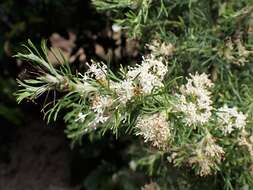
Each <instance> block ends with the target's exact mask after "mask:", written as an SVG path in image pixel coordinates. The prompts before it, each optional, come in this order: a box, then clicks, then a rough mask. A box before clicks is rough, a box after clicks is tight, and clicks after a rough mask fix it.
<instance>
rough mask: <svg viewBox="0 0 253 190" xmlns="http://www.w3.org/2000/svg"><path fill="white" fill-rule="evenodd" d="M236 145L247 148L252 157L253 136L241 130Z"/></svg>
mask: <svg viewBox="0 0 253 190" xmlns="http://www.w3.org/2000/svg"><path fill="white" fill-rule="evenodd" d="M238 144H239V145H240V146H244V147H246V148H247V150H248V152H249V154H250V156H252V157H253V135H252V134H250V133H249V132H247V131H246V130H245V129H243V130H242V131H241V132H240V136H239V138H238Z"/></svg>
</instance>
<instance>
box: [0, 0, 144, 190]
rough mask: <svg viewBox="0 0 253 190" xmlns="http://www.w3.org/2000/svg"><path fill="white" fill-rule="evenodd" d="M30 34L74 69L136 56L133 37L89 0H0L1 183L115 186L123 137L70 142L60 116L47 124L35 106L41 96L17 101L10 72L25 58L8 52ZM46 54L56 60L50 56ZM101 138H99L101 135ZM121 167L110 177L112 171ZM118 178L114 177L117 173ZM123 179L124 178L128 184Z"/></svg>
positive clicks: (53, 187)
mask: <svg viewBox="0 0 253 190" xmlns="http://www.w3.org/2000/svg"><path fill="white" fill-rule="evenodd" d="M27 39H31V41H32V42H34V43H35V44H37V45H38V44H39V43H40V41H41V40H42V39H47V41H48V46H51V47H53V48H60V49H61V50H62V51H63V53H64V55H65V57H66V58H67V59H68V60H69V63H70V64H71V65H72V67H74V68H75V70H76V71H82V69H83V65H84V63H85V62H86V61H89V60H90V59H91V58H92V59H97V60H102V61H105V62H110V64H111V65H112V67H117V65H118V63H119V62H121V64H124V63H125V62H129V60H132V58H136V57H138V56H139V55H138V53H137V49H138V44H137V42H136V41H132V40H127V39H126V38H125V37H124V35H123V34H122V33H121V31H120V28H119V27H118V26H115V25H113V26H112V23H111V21H110V15H109V14H106V13H105V14H101V13H98V12H96V10H95V8H94V7H92V5H91V3H90V1H88V0H71V1H69V0H55V1H50V0H22V1H18V0H1V1H0V89H1V90H0V189H3V190H40V189H41V190H45V189H47V190H75V189H82V190H84V189H90V190H91V189H122V188H121V187H122V184H121V183H122V182H121V177H120V178H119V179H118V178H117V177H118V176H124V185H127V178H128V177H129V178H130V176H125V174H124V172H123V171H124V168H125V167H128V166H127V165H125V163H127V159H128V158H127V157H125V156H124V154H123V153H122V152H123V151H124V147H125V146H126V144H127V139H123V140H121V142H118V140H116V139H115V138H114V137H111V136H108V137H106V138H104V139H99V140H96V141H95V142H93V143H92V144H91V143H90V141H89V140H87V139H86V140H85V138H84V140H83V141H84V142H83V144H82V145H80V146H76V147H74V148H73V149H71V148H70V142H69V141H68V140H67V139H66V137H65V134H64V128H65V125H64V123H63V121H62V120H61V118H60V119H59V121H58V122H57V123H50V124H46V123H45V122H44V121H43V113H41V112H40V110H41V108H42V107H41V105H42V102H43V98H41V100H40V99H39V100H38V101H36V104H34V103H32V102H23V103H21V104H20V105H17V103H16V100H15V95H14V94H15V91H16V90H17V88H18V87H17V83H16V79H17V78H21V79H23V78H26V77H27V75H28V72H27V70H29V65H28V64H27V63H23V62H21V61H18V60H16V59H15V58H13V55H15V54H16V53H17V52H18V51H22V46H21V45H22V44H24V43H26V42H27ZM49 59H51V61H52V62H53V63H55V64H58V63H57V61H56V60H54V58H53V56H51V57H50V55H49ZM105 139H106V143H104V141H105ZM119 169H120V170H121V173H120V174H119V175H118V176H115V179H112V177H111V175H112V173H115V171H118V170H119ZM116 178H117V179H116ZM128 187H130V186H128Z"/></svg>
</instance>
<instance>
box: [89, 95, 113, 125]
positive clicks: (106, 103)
mask: <svg viewBox="0 0 253 190" xmlns="http://www.w3.org/2000/svg"><path fill="white" fill-rule="evenodd" d="M112 104H113V100H112V99H111V97H109V96H100V95H95V96H94V97H92V105H91V110H92V111H93V112H94V113H95V119H94V120H93V123H92V126H96V125H97V124H99V123H104V122H106V121H107V120H108V119H109V116H108V113H106V111H107V110H106V109H107V108H109V107H110V106H111V105H112Z"/></svg>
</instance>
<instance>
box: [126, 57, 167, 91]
mask: <svg viewBox="0 0 253 190" xmlns="http://www.w3.org/2000/svg"><path fill="white" fill-rule="evenodd" d="M128 69H129V71H128V72H127V79H128V80H131V81H135V82H136V83H137V84H138V86H139V87H140V91H141V92H142V93H144V94H150V93H151V92H152V90H153V89H154V88H157V87H162V86H163V83H162V81H163V79H164V76H165V74H166V73H167V71H168V70H167V66H166V65H164V64H163V62H162V58H155V56H153V55H151V56H150V57H148V58H143V61H142V63H141V65H138V66H136V67H129V68H128Z"/></svg>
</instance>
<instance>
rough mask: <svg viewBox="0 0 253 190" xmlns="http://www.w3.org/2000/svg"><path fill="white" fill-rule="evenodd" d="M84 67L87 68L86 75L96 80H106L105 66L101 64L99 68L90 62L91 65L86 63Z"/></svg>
mask: <svg viewBox="0 0 253 190" xmlns="http://www.w3.org/2000/svg"><path fill="white" fill-rule="evenodd" d="M86 65H87V66H88V67H89V69H88V71H87V72H86V75H90V76H91V77H95V79H96V80H106V74H107V66H106V65H105V64H101V67H99V66H98V64H97V63H95V62H92V63H91V64H89V63H86Z"/></svg>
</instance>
